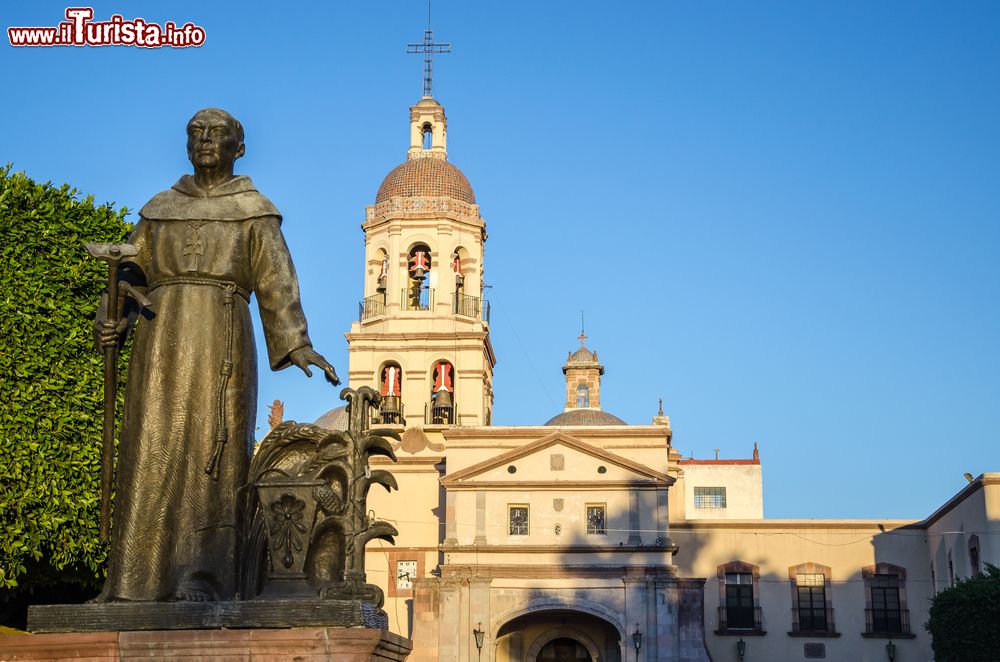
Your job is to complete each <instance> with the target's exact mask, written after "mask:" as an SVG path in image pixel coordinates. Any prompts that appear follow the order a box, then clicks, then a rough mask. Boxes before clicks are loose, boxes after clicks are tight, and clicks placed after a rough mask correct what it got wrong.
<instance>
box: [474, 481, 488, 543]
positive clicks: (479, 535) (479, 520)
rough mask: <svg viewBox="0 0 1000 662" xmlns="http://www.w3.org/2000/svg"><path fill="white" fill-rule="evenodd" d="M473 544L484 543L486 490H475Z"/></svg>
mask: <svg viewBox="0 0 1000 662" xmlns="http://www.w3.org/2000/svg"><path fill="white" fill-rule="evenodd" d="M473 544H474V545H485V544H486V490H483V489H479V490H476V539H475V541H474V542H473Z"/></svg>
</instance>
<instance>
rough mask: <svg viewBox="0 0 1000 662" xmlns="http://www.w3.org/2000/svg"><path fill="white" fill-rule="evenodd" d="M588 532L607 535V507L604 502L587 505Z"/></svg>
mask: <svg viewBox="0 0 1000 662" xmlns="http://www.w3.org/2000/svg"><path fill="white" fill-rule="evenodd" d="M587 533H590V534H594V535H600V536H604V535H607V533H608V527H607V508H606V507H605V506H604V505H603V504H600V505H588V506H587Z"/></svg>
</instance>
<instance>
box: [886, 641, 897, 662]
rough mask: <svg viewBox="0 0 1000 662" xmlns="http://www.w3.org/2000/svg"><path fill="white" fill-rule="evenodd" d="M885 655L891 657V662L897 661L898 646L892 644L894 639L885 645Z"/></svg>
mask: <svg viewBox="0 0 1000 662" xmlns="http://www.w3.org/2000/svg"><path fill="white" fill-rule="evenodd" d="M885 654H886V655H888V656H889V662H893V660H895V659H896V644H894V643H892V639H890V640H889V643H887V644H886V645H885Z"/></svg>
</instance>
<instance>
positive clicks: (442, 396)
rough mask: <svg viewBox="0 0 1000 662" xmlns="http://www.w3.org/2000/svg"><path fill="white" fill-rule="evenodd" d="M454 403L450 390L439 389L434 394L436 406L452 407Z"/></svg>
mask: <svg viewBox="0 0 1000 662" xmlns="http://www.w3.org/2000/svg"><path fill="white" fill-rule="evenodd" d="M451 403H452V400H451V393H450V392H448V391H438V392H437V393H435V394H434V406H435V407H450V406H451Z"/></svg>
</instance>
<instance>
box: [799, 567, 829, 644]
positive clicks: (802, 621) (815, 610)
mask: <svg viewBox="0 0 1000 662" xmlns="http://www.w3.org/2000/svg"><path fill="white" fill-rule="evenodd" d="M795 585H796V591H797V593H798V604H797V608H798V612H799V631H800V632H826V630H827V627H826V625H827V619H826V577H824V576H823V575H822V574H819V573H815V574H811V573H810V574H807V573H800V574H799V575H798V576H796V578H795Z"/></svg>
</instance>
